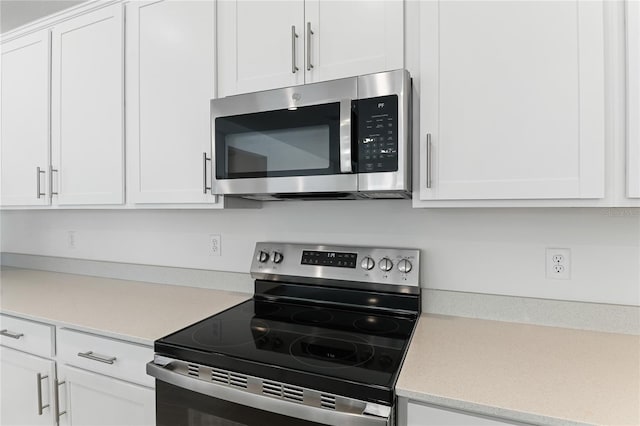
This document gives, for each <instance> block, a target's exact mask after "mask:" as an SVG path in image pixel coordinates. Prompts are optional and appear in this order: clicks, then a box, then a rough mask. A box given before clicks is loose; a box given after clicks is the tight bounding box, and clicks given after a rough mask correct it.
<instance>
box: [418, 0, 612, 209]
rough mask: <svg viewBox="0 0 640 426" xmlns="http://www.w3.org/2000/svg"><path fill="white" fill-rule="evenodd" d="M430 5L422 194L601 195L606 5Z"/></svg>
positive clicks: (424, 56) (424, 9) (423, 84)
mask: <svg viewBox="0 0 640 426" xmlns="http://www.w3.org/2000/svg"><path fill="white" fill-rule="evenodd" d="M420 10H421V11H420V53H421V59H420V63H421V65H420V68H421V75H420V98H421V99H420V114H421V118H420V133H421V134H420V151H419V152H418V153H417V154H418V155H420V180H419V183H418V184H419V185H420V198H421V199H423V200H427V199H445V200H456V199H460V200H472V199H486V200H489V199H495V200H498V199H571V198H602V197H603V196H604V161H605V158H604V104H605V103H604V77H603V73H604V58H603V56H604V52H603V43H604V41H603V4H602V2H601V1H593V2H582V1H562V2H520V1H500V2H489V1H469V2H464V1H463V2H450V1H438V2H421V3H420ZM427 134H430V138H431V144H430V149H427V141H426V140H427ZM429 153H430V155H429ZM428 159H429V160H430V162H429V164H427V163H428ZM429 178H430V179H429ZM427 180H430V181H431V185H430V186H431V187H430V188H428V187H427V186H428V185H427Z"/></svg>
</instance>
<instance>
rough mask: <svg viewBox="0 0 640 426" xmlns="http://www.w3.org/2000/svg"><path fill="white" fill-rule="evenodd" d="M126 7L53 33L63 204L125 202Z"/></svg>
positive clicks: (57, 176) (58, 184)
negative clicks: (124, 63)
mask: <svg viewBox="0 0 640 426" xmlns="http://www.w3.org/2000/svg"><path fill="white" fill-rule="evenodd" d="M123 35H124V31H123V10H122V5H120V4H116V5H113V6H108V7H105V8H102V9H99V10H96V11H93V12H90V13H86V14H83V15H80V16H77V17H74V18H72V19H69V20H68V21H64V22H62V23H60V24H59V25H56V26H55V27H54V29H53V31H52V105H51V109H52V123H51V127H52V134H51V138H52V160H51V163H52V166H53V169H54V170H57V172H55V173H54V174H53V180H54V191H55V192H57V197H56V198H54V202H57V204H59V205H83V204H122V203H123V202H124V123H123V121H124V69H123V56H124V52H123V42H124V41H123Z"/></svg>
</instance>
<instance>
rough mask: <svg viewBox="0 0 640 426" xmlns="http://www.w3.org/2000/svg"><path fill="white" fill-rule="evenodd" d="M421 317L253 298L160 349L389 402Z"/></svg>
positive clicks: (164, 340) (168, 340)
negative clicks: (407, 348)
mask: <svg viewBox="0 0 640 426" xmlns="http://www.w3.org/2000/svg"><path fill="white" fill-rule="evenodd" d="M415 321H416V316H415V315H407V316H402V315H399V314H397V315H389V314H380V313H377V312H375V311H374V312H371V311H358V310H351V309H341V308H339V307H335V306H333V307H319V306H314V305H306V304H299V303H292V302H290V301H289V302H282V301H279V302H278V301H270V300H262V299H258V298H254V299H251V300H248V301H246V302H244V303H241V304H239V305H237V306H234V307H232V308H230V309H228V310H226V311H224V312H222V313H220V314H217V315H214V316H212V317H210V318H207V319H205V320H203V321H200V322H198V323H196V324H193V325H191V326H189V327H187V328H184V329H182V330H180V331H178V332H176V333H173V334H171V335H169V336H167V337H165V338H162V339H160V340H158V341H156V344H155V351H156V353H157V354H159V355H165V356H168V357H171V358H178V359H182V360H185V361H190V362H195V363H199V364H204V365H209V366H213V367H218V368H226V369H229V370H232V371H237V372H241V373H244V374H249V375H254V376H258V377H262V378H267V379H272V380H278V381H282V382H286V383H291V384H294V385H299V386H305V387H310V388H313V389H317V390H321V391H326V392H333V393H336V394H340V395H345V396H355V397H357V398H359V399H365V400H370V401H375V402H387V403H391V402H392V400H393V387H394V385H395V381H396V378H397V375H398V372H399V370H400V365H401V363H402V360H403V357H404V353H405V350H406V347H407V344H408V342H409V339H410V337H411V333H412V331H413V328H414V325H415ZM350 394H353V395H350Z"/></svg>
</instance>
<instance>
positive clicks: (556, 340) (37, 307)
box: [0, 269, 640, 426]
mask: <svg viewBox="0 0 640 426" xmlns="http://www.w3.org/2000/svg"><path fill="white" fill-rule="evenodd" d="M249 297H250V295H248V294H246V293H235V292H228V291H219V290H208V289H202V288H194V287H184V286H172V285H163V284H151V283H143V282H138V281H126V280H117V279H107V278H97V277H90V276H83V275H72V274H61V273H55V272H45V271H33V270H23V269H3V270H2V271H1V272H0V311H1V312H2V313H5V314H8V315H12V314H13V315H17V316H20V317H23V318H30V319H33V320H39V321H44V322H48V323H54V324H56V325H58V326H63V327H65V326H66V327H72V328H76V329H80V330H84V331H89V332H95V333H98V334H101V335H106V336H111V337H115V338H121V339H125V340H129V341H134V342H138V343H141V344H146V345H151V344H152V343H153V341H154V340H156V339H158V338H160V337H162V336H165V335H167V334H169V333H171V332H173V331H175V330H178V329H180V328H182V327H185V326H187V325H189V324H192V323H194V322H196V321H198V320H200V319H203V318H206V317H208V316H210V315H213V314H215V313H217V312H220V311H222V310H224V309H226V308H228V307H230V306H233V305H235V304H237V303H240V302H242V301H243V300H246V299H248V298H249ZM396 391H397V394H398V396H402V397H406V398H409V399H411V400H415V401H420V402H426V403H431V404H436V405H440V406H444V407H449V408H454V409H459V410H463V411H470V412H475V413H478V414H485V415H490V416H495V417H502V418H505V419H512V420H519V421H522V422H530V423H537V424H558V425H566V424H609V425H634V426H637V425H640V336H634V335H626V334H613V333H603V332H592V331H582V330H573V329H566V328H558V327H545V326H535V325H527V324H516V323H507V322H499V321H488V320H479V319H471V318H461V317H453V316H442V315H423V316H422V317H421V318H420V321H419V323H418V326H417V329H416V332H415V335H414V337H413V340H412V343H411V346H410V349H409V353H408V354H407V358H406V360H405V363H404V366H403V368H402V372H401V374H400V378H399V380H398V384H397V386H396Z"/></svg>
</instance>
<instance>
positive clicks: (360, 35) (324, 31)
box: [304, 0, 404, 83]
mask: <svg viewBox="0 0 640 426" xmlns="http://www.w3.org/2000/svg"><path fill="white" fill-rule="evenodd" d="M304 10H305V27H304V30H305V34H304V36H305V61H304V67H305V72H306V77H305V82H306V83H314V82H317V81H326V80H333V79H336V78H343V77H349V76H354V75H362V74H370V73H374V72H380V71H388V70H394V69H399V68H402V67H403V65H404V49H403V46H404V44H403V40H404V25H403V22H404V15H403V13H404V5H403V2H402V1H400V0H395V1H394V0H391V1H326V0H307V1H305V9H304Z"/></svg>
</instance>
